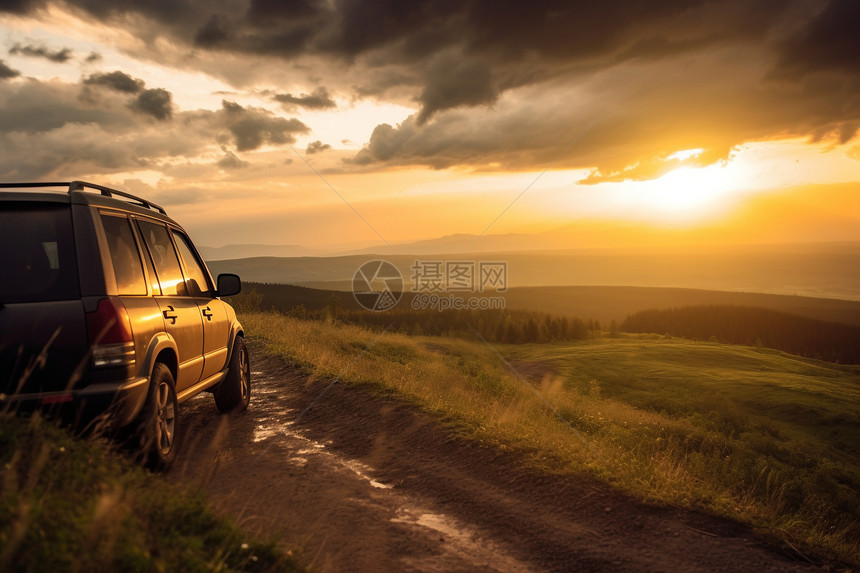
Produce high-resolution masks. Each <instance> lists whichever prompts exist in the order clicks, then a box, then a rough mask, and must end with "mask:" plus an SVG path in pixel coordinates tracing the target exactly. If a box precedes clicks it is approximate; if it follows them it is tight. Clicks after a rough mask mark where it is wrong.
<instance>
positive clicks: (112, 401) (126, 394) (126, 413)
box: [0, 378, 149, 429]
mask: <svg viewBox="0 0 860 573" xmlns="http://www.w3.org/2000/svg"><path fill="white" fill-rule="evenodd" d="M148 391H149V379H147V378H133V379H131V380H126V381H124V382H119V383H101V384H90V385H89V386H87V387H85V388H81V389H78V390H70V391H66V392H39V393H30V394H15V395H4V394H0V408H2V409H3V410H6V411H10V410H11V411H15V410H22V411H35V410H40V411H42V412H43V413H45V414H46V415H48V416H50V417H52V418H61V419H62V420H63V421H64V422H67V423H71V424H74V425H75V426H76V427H78V428H80V429H85V428H87V427H89V426H92V425H95V423H97V422H101V421H104V422H106V423H107V424H108V425H109V426H110V427H111V428H114V429H118V428H122V427H124V426H128V425H129V424H131V423H132V422H133V421H134V420H135V418H137V416H138V414H140V411H141V410H142V409H143V405H144V403H145V402H146V395H147V392H148ZM99 425H100V424H99Z"/></svg>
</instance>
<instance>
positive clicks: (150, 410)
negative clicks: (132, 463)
mask: <svg viewBox="0 0 860 573" xmlns="http://www.w3.org/2000/svg"><path fill="white" fill-rule="evenodd" d="M177 411H178V403H177V401H176V382H175V381H174V380H173V374H172V373H171V372H170V369H169V368H168V367H167V366H165V365H164V364H161V363H158V364H156V365H155V368H153V370H152V378H151V381H150V388H149V395H148V396H147V400H146V406H145V407H144V409H143V413H142V414H141V419H140V424H139V426H138V436H139V439H140V451H141V454H142V455H143V459H144V463H145V464H146V465H147V466H148V467H149V468H151V469H154V470H161V469H165V468H167V467H168V466H169V465H170V464H171V463H172V462H173V460H174V458H176V451H177V450H178V449H179V437H180V433H179V420H178V416H177V413H178V412H177Z"/></svg>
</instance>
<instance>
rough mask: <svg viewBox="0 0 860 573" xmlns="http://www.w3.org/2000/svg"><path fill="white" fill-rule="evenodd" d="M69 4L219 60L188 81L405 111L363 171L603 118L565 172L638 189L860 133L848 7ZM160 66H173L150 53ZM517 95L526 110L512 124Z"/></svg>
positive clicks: (468, 160) (846, 2)
mask: <svg viewBox="0 0 860 573" xmlns="http://www.w3.org/2000/svg"><path fill="white" fill-rule="evenodd" d="M48 2H49V0H33V1H32V2H29V3H28V2H21V1H18V2H15V3H14V4H11V5H10V4H8V3H7V4H6V5H4V6H3V7H0V10H10V11H15V12H18V13H21V12H27V11H30V12H32V11H33V10H35V9H36V8H38V7H40V6H44V5H45V4H46V3H48ZM67 3H68V4H70V5H73V6H76V7H77V8H79V9H82V10H84V11H86V12H89V14H90V15H91V16H93V17H95V18H98V19H101V20H102V21H104V22H107V23H109V24H115V25H120V24H121V25H123V26H124V27H126V28H128V27H133V29H131V30H130V31H131V32H132V33H135V34H136V35H137V36H138V37H142V38H157V37H159V36H164V37H167V38H169V39H170V40H171V42H172V43H173V44H174V45H176V46H178V48H177V53H180V52H182V53H187V52H191V51H194V52H195V53H196V52H198V51H199V52H202V53H204V54H207V55H208V56H209V57H210V58H211V56H212V55H213V54H215V55H218V54H224V55H225V58H224V60H225V62H221V61H218V65H217V66H216V65H215V64H212V63H209V64H207V63H206V62H204V58H201V59H200V60H199V61H200V62H202V63H201V64H200V65H201V66H204V65H209V66H210V67H209V68H206V71H207V72H209V73H215V74H221V75H222V76H223V77H224V78H226V79H228V80H231V79H233V81H235V82H236V85H241V84H242V83H243V82H248V83H250V82H251V81H253V78H254V77H259V76H262V73H263V72H262V71H255V70H254V69H253V65H245V62H244V61H243V60H242V57H243V56H248V57H251V58H253V57H257V56H261V57H263V58H264V59H262V60H260V59H257V60H253V61H254V62H256V63H257V64H258V65H259V62H271V61H272V59H280V60H281V61H282V62H285V63H288V64H295V66H294V67H293V68H289V69H290V70H293V71H296V73H304V74H305V75H306V77H305V78H304V79H305V80H307V81H308V82H309V83H310V82H312V85H314V84H316V85H319V84H320V83H325V85H326V86H328V87H329V88H330V89H332V90H337V91H338V92H343V91H344V90H348V89H352V90H353V92H354V93H355V94H357V96H358V97H374V98H378V99H382V100H389V101H391V100H393V99H395V98H396V101H398V102H399V103H408V102H410V101H411V102H415V103H417V105H418V108H419V109H418V111H417V113H416V114H415V116H414V117H413V118H411V119H409V120H407V121H405V122H403V123H402V124H401V125H400V126H395V127H392V126H379V127H378V128H377V130H376V131H374V133H373V136H372V137H371V139H370V141H369V143H368V145H367V147H366V149H364V150H363V151H362V152H361V153H359V154H358V155H357V156H356V157H355V158H354V159H353V163H357V164H372V163H382V164H389V163H390V164H398V165H404V164H422V165H431V166H434V167H444V166H452V165H460V164H462V165H485V164H490V163H499V162H505V163H506V164H509V165H510V166H511V167H512V168H529V167H533V166H534V164H530V163H529V162H534V161H537V162H548V161H550V160H551V159H552V158H553V157H554V154H557V153H558V152H559V148H560V147H561V148H562V149H563V148H564V145H565V144H563V143H561V142H563V141H566V140H568V139H569V138H570V135H569V134H570V132H571V131H575V130H576V129H577V126H581V125H584V124H587V123H588V122H589V121H591V120H593V119H594V118H595V117H597V116H598V115H601V114H604V115H602V116H601V117H602V118H603V119H601V120H600V121H599V122H598V124H597V125H596V126H595V128H594V130H593V131H592V132H591V133H589V134H588V137H587V138H586V139H584V140H583V141H582V142H581V143H580V144H577V147H576V151H577V153H574V154H571V155H570V156H569V158H566V159H565V160H564V161H565V162H567V164H568V165H593V166H596V168H597V171H596V172H595V174H594V180H598V179H600V178H603V179H604V180H615V179H616V178H619V177H622V178H623V177H634V178H640V177H641V178H646V177H649V176H653V175H654V174H656V173H659V172H660V170H661V169H662V168H663V167H661V165H660V161H662V160H663V158H665V157H667V156H668V155H669V154H671V153H672V152H674V151H677V150H678V149H681V148H694V147H696V148H698V147H701V148H704V149H706V152H705V153H703V154H702V156H701V157H703V158H709V160H719V159H720V158H724V157H726V156H727V154H728V152H729V151H728V150H730V149H731V148H732V147H733V146H734V145H738V144H740V143H743V142H744V141H750V140H751V138H752V139H754V138H772V137H779V136H786V135H807V136H811V137H812V138H814V139H828V138H832V139H834V140H836V141H847V140H849V139H850V138H851V137H853V136H854V134H855V133H856V130H857V126H858V125H860V98H858V96H857V95H856V94H858V93H860V81H858V76H860V59H858V58H857V56H856V54H857V53H860V46H858V38H860V34H857V33H856V30H857V29H858V27H860V22H858V9H860V8H858V7H860V3H858V2H856V1H855V0H830V1H827V0H793V1H788V0H757V1H755V2H749V1H748V0H726V1H721V2H716V1H712V0H665V1H662V2H641V1H640V0H602V1H601V2H590V1H589V2H586V1H579V2H571V1H562V0H531V1H529V2H523V1H522V0H500V1H497V2H483V1H480V0H437V1H432V2H430V1H415V2H401V1H397V0H361V1H358V0H331V1H324V0H319V1H314V0H300V1H296V2H278V1H276V0H251V1H250V2H247V1H243V0H219V1H217V2H211V1H209V0H206V1H204V0H175V1H169V0H159V1H156V2H138V1H133V0H116V1H114V0H111V1H110V2H108V1H107V0H67ZM134 15H137V16H143V18H139V17H137V18H136V17H131V16H134ZM168 56H171V57H175V59H176V60H178V56H176V55H175V54H168V55H165V54H164V53H163V52H155V51H152V52H147V57H152V58H153V59H159V58H164V61H166V62H173V61H175V60H171V59H170V57H168ZM227 60H229V63H228V62H227ZM182 61H183V65H193V61H192V60H185V59H183V60H182ZM189 61H191V62H192V64H188V62H189ZM209 61H211V60H209ZM260 68H261V69H262V66H260ZM284 73H288V72H284ZM315 93H316V92H313V93H312V94H309V95H294V94H283V95H282V96H281V97H282V98H283V100H282V103H283V104H286V105H296V106H299V105H305V104H311V105H305V107H308V108H309V109H325V108H322V107H320V108H313V107H312V106H313V105H314V103H315V102H314V100H313V97H312V96H314V94H315ZM523 93H527V94H529V97H530V98H532V100H533V101H534V102H535V103H534V105H532V104H531V102H529V101H522V100H521V99H519V100H517V101H520V102H521V105H522V108H523V109H522V110H512V109H510V107H508V106H506V100H507V99H509V98H520V97H521V94H523ZM303 98H307V99H303ZM329 99H330V96H329ZM303 101H304V103H303ZM323 101H324V99H320V101H319V102H318V103H322V102H323ZM537 102H540V105H538V103H537ZM260 113H262V112H260ZM218 116H219V117H221V116H224V117H227V113H226V111H223V110H222V111H221V112H218ZM253 117H254V116H247V117H245V119H243V120H241V121H236V122H234V123H231V124H230V126H229V127H228V128H227V129H228V131H229V132H230V134H231V137H232V139H233V140H234V141H235V144H236V146H237V149H240V150H242V149H253V148H255V147H258V146H259V145H262V144H263V143H265V142H270V143H276V142H277V141H276V140H277V139H278V138H277V137H274V138H273V137H272V133H273V131H272V130H271V129H268V128H266V127H265V126H261V125H260V124H259V122H257V121H255V120H254V119H253ZM257 117H259V116H257ZM279 121H283V122H287V121H296V122H297V121H298V120H285V119H281V118H279ZM298 123H300V122H298ZM302 125H303V124H302ZM293 127H298V126H296V125H294V126H293ZM274 133H277V130H275V132H274ZM283 133H284V134H286V135H285V136H284V137H285V139H289V137H288V136H289V134H290V133H293V132H292V131H290V130H289V129H286V130H285V131H284V132H283ZM633 165H638V167H636V168H632V167H631V166H633Z"/></svg>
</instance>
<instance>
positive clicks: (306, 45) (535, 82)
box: [0, 0, 860, 250]
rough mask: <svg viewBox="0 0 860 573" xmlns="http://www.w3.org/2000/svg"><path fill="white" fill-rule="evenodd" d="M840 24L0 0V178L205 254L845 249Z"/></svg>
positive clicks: (472, 0) (313, 4) (856, 114)
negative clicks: (122, 213)
mask: <svg viewBox="0 0 860 573" xmlns="http://www.w3.org/2000/svg"><path fill="white" fill-rule="evenodd" d="M858 29H860V3H858V2H856V1H853V0H829V1H828V0H795V1H790V0H755V1H750V0H736V1H735V0H725V1H706V0H668V1H662V2H641V1H639V0H603V1H601V2H576V1H567V2H561V1H550V0H532V1H530V2H522V1H497V2H479V1H477V0H456V1H453V0H451V1H449V0H437V1H433V2H420V1H414V2H413V1H410V2H398V1H395V0H364V1H362V0H355V1H347V0H327V1H319V2H317V1H313V0H298V1H277V0H250V1H249V0H206V1H203V0H155V1H147V2H141V1H132V0H69V1H66V2H56V1H52V0H6V1H4V2H3V3H2V4H0V179H2V180H4V181H33V180H37V181H38V180H45V181H47V180H71V179H82V180H88V181H92V182H95V183H100V184H105V185H112V186H116V187H118V188H122V189H125V190H128V191H131V192H133V193H137V194H140V195H141V196H143V197H146V198H148V199H150V200H152V201H155V202H157V203H160V204H162V205H163V206H164V207H166V208H167V210H168V213H169V214H171V215H172V216H173V217H174V218H175V219H177V220H178V221H179V222H180V223H181V224H183V225H184V226H185V227H186V228H187V229H188V230H189V232H190V233H191V235H192V237H193V238H194V240H195V241H196V242H198V243H201V244H205V245H209V246H220V245H225V244H235V243H265V244H300V245H304V246H307V247H312V248H321V249H334V250H337V249H349V248H355V247H365V246H368V245H374V244H385V243H387V244H398V243H404V242H409V241H417V240H425V239H432V238H435V237H442V236H446V235H454V234H472V235H486V236H490V235H495V234H509V233H518V234H522V235H529V236H532V235H538V236H542V237H544V239H545V245H546V246H557V247H564V248H576V247H594V246H607V245H611V246H622V245H641V244H645V243H648V242H653V243H655V244H658V243H667V242H672V241H678V240H683V241H692V242H693V243H703V244H704V243H707V244H720V243H730V244H743V243H749V242H754V243H777V242H804V241H849V240H850V241H856V240H860V136H858V129H860V57H858V56H857V54H860V34H857V33H856V31H857V30H858ZM679 230H683V231H685V233H684V234H683V237H684V239H679V238H678V237H680V236H682V235H679V233H678V231H679ZM530 244H534V243H530Z"/></svg>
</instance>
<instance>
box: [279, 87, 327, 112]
mask: <svg viewBox="0 0 860 573" xmlns="http://www.w3.org/2000/svg"><path fill="white" fill-rule="evenodd" d="M274 100H275V101H277V102H279V103H282V104H285V107H287V108H292V107H294V106H300V107H304V108H307V109H329V108H333V107H337V104H336V103H335V101H334V100H333V99H332V97H331V95H330V94H329V92H328V90H327V89H326V88H324V87H318V88H317V89H315V90H314V91H313V92H311V93H309V94H302V95H300V96H294V95H293V94H275V96H274Z"/></svg>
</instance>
